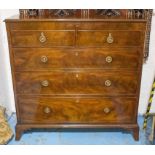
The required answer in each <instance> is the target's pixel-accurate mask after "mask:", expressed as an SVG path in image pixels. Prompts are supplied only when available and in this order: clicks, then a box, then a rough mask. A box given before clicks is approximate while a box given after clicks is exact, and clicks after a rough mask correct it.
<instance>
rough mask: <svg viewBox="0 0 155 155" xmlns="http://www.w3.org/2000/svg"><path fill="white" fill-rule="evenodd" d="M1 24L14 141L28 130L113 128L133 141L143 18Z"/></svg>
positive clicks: (31, 20) (24, 20)
mask: <svg viewBox="0 0 155 155" xmlns="http://www.w3.org/2000/svg"><path fill="white" fill-rule="evenodd" d="M6 25H7V33H8V40H9V49H10V60H11V68H12V76H13V84H14V93H15V100H16V110H17V126H16V139H18V140H19V139H20V137H21V134H22V132H24V131H25V130H27V129H30V128H42V127H45V128H51V127H52V128H76V127H78V128H87V127H88V128H95V127H96V128H109V127H110V128H119V127H120V128H124V129H127V130H132V131H133V136H134V138H135V140H138V131H139V128H138V124H137V111H138V101H139V92H140V81H141V70H142V60H143V52H144V41H145V31H146V20H116V19H115V20H113V19H108V20H107V19H104V20H103V19H63V20H61V19H19V20H17V19H10V20H6ZM42 32H43V34H44V36H45V37H46V41H45V42H40V40H39V38H40V35H41V33H42ZM109 33H111V35H112V37H113V39H114V41H113V43H111V44H108V43H107V42H106V40H107V37H108V35H109ZM42 56H44V57H45V56H46V58H47V59H44V61H45V62H43V61H41V58H42ZM107 56H110V57H111V58H112V62H110V63H108V62H107V61H106V58H107ZM107 80H108V81H107ZM109 81H110V82H109ZM105 84H106V85H105ZM109 84H110V85H109Z"/></svg>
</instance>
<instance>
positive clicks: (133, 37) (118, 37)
mask: <svg viewBox="0 0 155 155" xmlns="http://www.w3.org/2000/svg"><path fill="white" fill-rule="evenodd" d="M77 36H78V37H77V45H78V46H84V47H85V46H87V47H94V46H99V47H100V46H115V47H116V46H118V47H121V46H123V47H126V46H143V45H144V42H143V41H144V38H143V37H144V33H143V32H142V31H112V30H111V31H101V30H79V31H78V35H77Z"/></svg>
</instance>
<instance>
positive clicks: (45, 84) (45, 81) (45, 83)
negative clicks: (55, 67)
mask: <svg viewBox="0 0 155 155" xmlns="http://www.w3.org/2000/svg"><path fill="white" fill-rule="evenodd" d="M41 85H42V86H44V87H48V86H49V82H48V80H44V81H42V82H41Z"/></svg>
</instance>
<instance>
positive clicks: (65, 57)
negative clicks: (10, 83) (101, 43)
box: [13, 48, 143, 71]
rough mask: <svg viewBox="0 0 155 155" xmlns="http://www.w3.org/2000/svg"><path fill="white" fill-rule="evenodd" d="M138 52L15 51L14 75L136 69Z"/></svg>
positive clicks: (120, 49)
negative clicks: (64, 70)
mask: <svg viewBox="0 0 155 155" xmlns="http://www.w3.org/2000/svg"><path fill="white" fill-rule="evenodd" d="M142 53H143V50H142V49H141V48H117V49H115V48H114V49H108V48H86V49H84V48H83V49H78V48H77V49H70V48H68V49H66V48H60V49H50V48H37V49H36V48H31V49H26V48H14V49H13V54H14V66H15V69H16V70H17V71H36V70H38V71H40V70H52V69H65V68H67V69H70V68H83V69H87V68H91V69H93V68H94V69H95V68H96V69H98V68H107V69H110V68H112V69H119V68H126V69H137V68H138V67H139V64H140V63H139V60H140V59H139V58H140V56H141V55H142Z"/></svg>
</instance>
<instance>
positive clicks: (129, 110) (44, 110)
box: [17, 96, 137, 124]
mask: <svg viewBox="0 0 155 155" xmlns="http://www.w3.org/2000/svg"><path fill="white" fill-rule="evenodd" d="M17 102H18V106H19V107H18V108H19V112H20V113H19V114H20V117H19V118H20V121H21V123H37V124H38V123H39V124H44V123H53V124H54V123H58V124H59V123H62V124H65V123H69V124H71V123H83V124H89V123H91V124H93V123H94V124H95V123H99V124H111V123H113V124H114V123H124V124H125V123H135V122H136V119H135V118H136V111H137V106H136V105H137V103H136V102H137V101H136V98H125V97H124V98H123V97H113V98H56V97H42V96H38V97H33V96H18V97H17Z"/></svg>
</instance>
